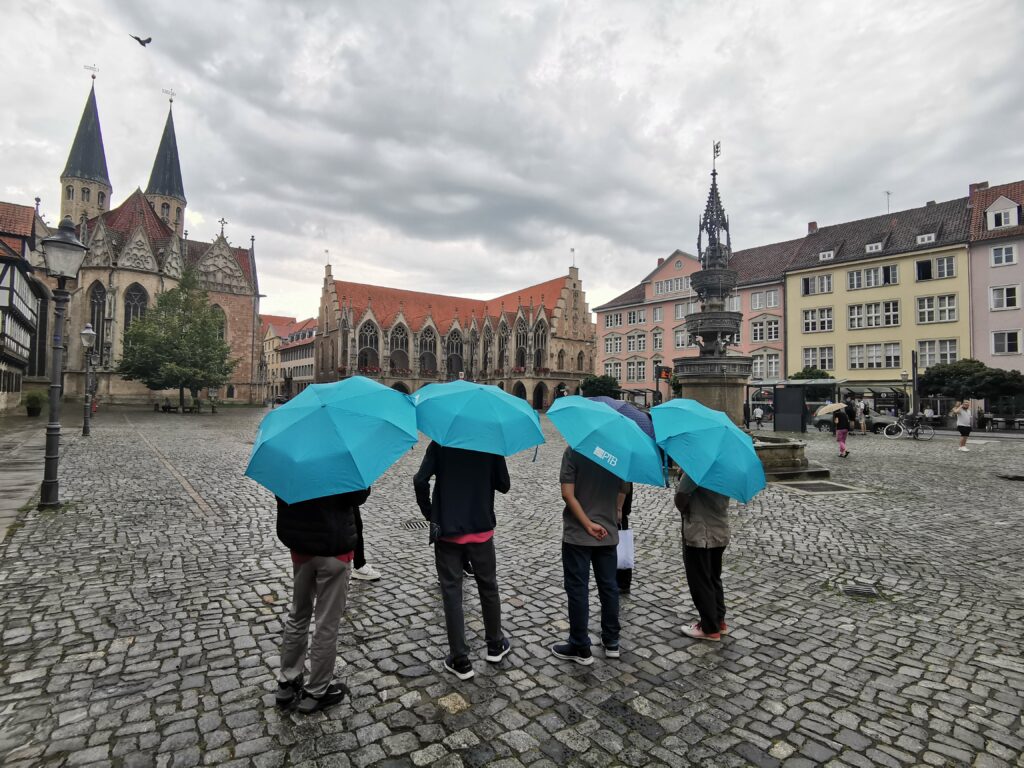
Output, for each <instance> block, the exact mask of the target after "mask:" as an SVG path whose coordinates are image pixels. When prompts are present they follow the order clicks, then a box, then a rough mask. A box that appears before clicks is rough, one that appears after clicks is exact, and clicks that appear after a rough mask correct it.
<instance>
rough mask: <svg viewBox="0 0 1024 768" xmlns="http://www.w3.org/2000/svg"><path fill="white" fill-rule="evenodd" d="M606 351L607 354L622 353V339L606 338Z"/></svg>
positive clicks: (616, 337)
mask: <svg viewBox="0 0 1024 768" xmlns="http://www.w3.org/2000/svg"><path fill="white" fill-rule="evenodd" d="M604 351H605V353H606V354H609V355H610V354H614V353H615V352H621V351H622V337H621V336H614V335H608V336H605V337H604Z"/></svg>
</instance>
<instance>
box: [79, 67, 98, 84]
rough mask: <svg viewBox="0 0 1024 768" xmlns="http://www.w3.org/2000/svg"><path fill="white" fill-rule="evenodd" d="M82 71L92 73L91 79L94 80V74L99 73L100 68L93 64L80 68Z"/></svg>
mask: <svg viewBox="0 0 1024 768" xmlns="http://www.w3.org/2000/svg"><path fill="white" fill-rule="evenodd" d="M82 69H87V70H89V71H90V72H92V79H93V80H95V79H96V73H97V72H99V71H100V68H99V67H97V66H96V65H95V64H86V65H85V66H84V67H82Z"/></svg>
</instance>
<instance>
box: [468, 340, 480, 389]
mask: <svg viewBox="0 0 1024 768" xmlns="http://www.w3.org/2000/svg"><path fill="white" fill-rule="evenodd" d="M479 342H480V338H479V337H478V336H477V333H476V329H475V328H474V329H473V330H471V331H470V332H469V355H468V357H469V365H468V366H467V368H466V375H467V376H469V377H472V376H473V372H474V371H475V370H476V354H477V345H478V344H479Z"/></svg>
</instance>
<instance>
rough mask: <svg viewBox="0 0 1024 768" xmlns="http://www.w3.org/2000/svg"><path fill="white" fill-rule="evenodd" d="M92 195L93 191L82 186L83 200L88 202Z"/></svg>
mask: <svg viewBox="0 0 1024 768" xmlns="http://www.w3.org/2000/svg"><path fill="white" fill-rule="evenodd" d="M91 196H92V191H91V190H90V189H89V188H88V187H82V202H83V203H88V202H89V198H90V197H91Z"/></svg>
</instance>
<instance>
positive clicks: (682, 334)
mask: <svg viewBox="0 0 1024 768" xmlns="http://www.w3.org/2000/svg"><path fill="white" fill-rule="evenodd" d="M675 344H676V349H684V348H685V347H686V331H676V333H675Z"/></svg>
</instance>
